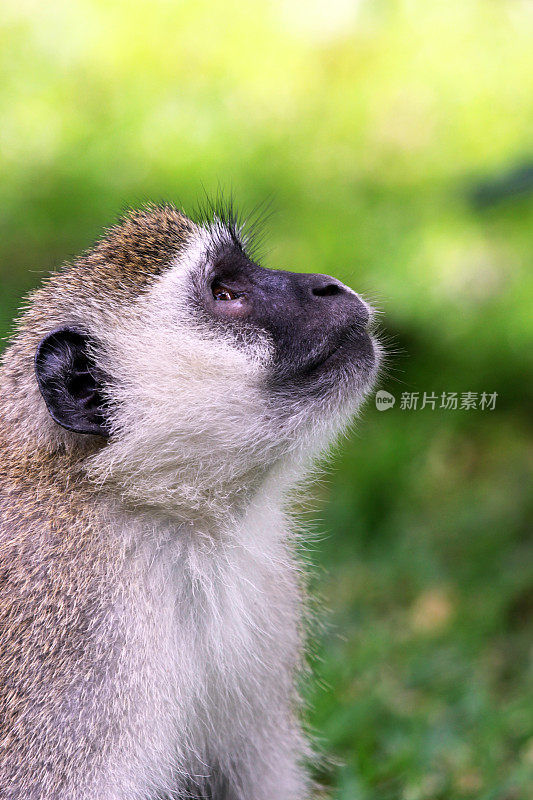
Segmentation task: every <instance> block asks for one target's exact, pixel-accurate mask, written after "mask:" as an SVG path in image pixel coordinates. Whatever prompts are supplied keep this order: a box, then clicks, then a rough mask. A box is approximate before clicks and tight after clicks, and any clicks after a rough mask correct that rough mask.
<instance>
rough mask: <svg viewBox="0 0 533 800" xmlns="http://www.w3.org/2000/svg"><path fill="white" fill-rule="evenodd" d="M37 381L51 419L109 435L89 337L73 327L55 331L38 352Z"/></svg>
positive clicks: (78, 428) (66, 425)
mask: <svg viewBox="0 0 533 800" xmlns="http://www.w3.org/2000/svg"><path fill="white" fill-rule="evenodd" d="M35 373H36V375H37V383H38V384H39V389H40V391H41V394H42V396H43V397H44V401H45V403H46V406H47V408H48V411H49V412H50V416H51V417H52V419H53V420H54V421H55V422H57V423H58V425H62V426H63V428H67V429H68V430H69V431H76V432H77V433H92V434H95V435H97V436H109V428H108V426H107V423H106V420H105V416H104V402H103V398H102V394H101V387H100V385H99V383H100V381H99V379H98V377H97V376H98V370H97V369H96V368H95V365H94V362H93V361H92V359H91V357H90V354H89V340H88V338H87V337H86V336H84V335H83V334H82V333H79V331H76V330H74V329H73V328H60V329H59V330H55V331H52V333H49V334H48V335H47V336H45V337H44V339H42V340H41V342H40V343H39V346H38V348H37V352H36V354H35Z"/></svg>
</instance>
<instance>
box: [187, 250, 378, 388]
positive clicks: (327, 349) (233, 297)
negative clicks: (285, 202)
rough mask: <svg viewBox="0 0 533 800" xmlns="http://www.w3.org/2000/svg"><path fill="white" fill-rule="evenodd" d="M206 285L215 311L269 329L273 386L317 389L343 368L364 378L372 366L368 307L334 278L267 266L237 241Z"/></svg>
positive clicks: (221, 317) (205, 297)
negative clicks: (272, 352)
mask: <svg viewBox="0 0 533 800" xmlns="http://www.w3.org/2000/svg"><path fill="white" fill-rule="evenodd" d="M202 288H203V291H202V306H203V307H204V308H205V309H206V310H207V311H208V312H209V314H210V316H211V317H214V318H215V319H216V320H218V321H220V322H221V323H222V324H224V325H226V326H227V325H229V326H230V327H231V328H232V329H233V330H237V331H238V330H239V328H246V329H249V328H250V326H252V327H254V328H259V329H261V330H263V331H266V332H267V333H268V334H269V335H270V338H271V339H272V341H273V343H274V346H275V352H276V357H275V365H274V371H273V375H272V382H273V384H274V385H279V386H282V385H285V386H286V385H287V384H293V383H295V382H297V383H298V384H306V385H307V388H308V389H311V388H312V384H313V383H314V384H316V383H323V382H324V379H325V377H326V375H329V376H330V378H331V377H335V373H337V374H338V373H339V371H341V370H343V371H344V372H346V371H352V372H354V371H356V372H359V374H360V375H361V376H362V377H364V374H368V372H369V371H370V370H371V368H372V366H373V364H374V360H375V356H374V350H373V346H372V340H371V338H370V336H369V334H368V332H367V330H366V328H367V325H368V322H369V318H370V314H369V311H368V308H367V306H366V304H365V303H363V301H362V300H361V299H360V298H359V297H358V296H357V295H356V294H355V292H353V291H352V290H351V289H349V288H348V287H346V286H344V284H342V283H341V282H340V281H337V280H335V278H331V277H329V276H327V275H310V274H299V273H296V272H286V271H284V270H271V269H265V268H264V267H260V266H258V265H257V264H254V263H253V262H252V261H251V260H250V259H249V258H248V257H247V256H246V255H245V253H244V252H243V251H242V249H241V248H240V247H239V245H238V244H235V245H233V246H229V245H228V246H227V247H226V248H224V249H222V250H221V251H220V252H219V253H218V254H217V257H216V258H215V259H214V262H213V269H212V272H211V273H210V275H209V276H208V280H207V286H205V285H204V286H203V287H202Z"/></svg>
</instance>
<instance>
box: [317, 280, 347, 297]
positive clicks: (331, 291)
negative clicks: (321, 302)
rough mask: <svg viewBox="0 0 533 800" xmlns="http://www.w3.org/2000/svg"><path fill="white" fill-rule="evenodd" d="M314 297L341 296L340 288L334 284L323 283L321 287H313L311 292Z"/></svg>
mask: <svg viewBox="0 0 533 800" xmlns="http://www.w3.org/2000/svg"><path fill="white" fill-rule="evenodd" d="M311 291H312V294H314V295H315V297H333V296H334V295H336V294H342V293H343V290H342V287H341V286H339V285H338V284H336V283H325V284H324V285H323V286H314V287H313V289H312V290H311Z"/></svg>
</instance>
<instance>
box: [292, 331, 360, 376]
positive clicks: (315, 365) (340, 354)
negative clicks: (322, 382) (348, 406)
mask: <svg viewBox="0 0 533 800" xmlns="http://www.w3.org/2000/svg"><path fill="white" fill-rule="evenodd" d="M374 360H375V352H374V347H373V339H372V336H371V334H370V333H369V332H368V330H367V329H366V328H362V327H361V325H353V326H351V327H350V328H348V329H346V330H345V331H343V332H342V333H341V334H340V335H339V336H337V337H335V340H334V341H333V342H332V343H331V344H329V346H328V347H326V348H325V349H324V350H323V351H322V352H321V353H319V354H318V355H317V356H315V357H314V358H312V359H311V360H310V361H309V362H308V363H307V364H306V365H305V367H304V369H303V370H302V373H303V374H304V375H309V376H311V375H313V374H315V373H319V372H320V373H321V372H324V371H328V370H329V369H334V368H335V367H336V366H339V365H341V364H344V363H347V362H355V363H356V364H359V365H361V366H363V365H364V366H365V367H370V366H372V364H373V363H374Z"/></svg>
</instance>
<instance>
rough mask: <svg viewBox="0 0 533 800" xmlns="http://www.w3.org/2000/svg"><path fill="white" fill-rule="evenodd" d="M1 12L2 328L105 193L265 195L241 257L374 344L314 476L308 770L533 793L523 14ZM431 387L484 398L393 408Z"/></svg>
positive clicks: (425, 786) (352, 792)
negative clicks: (314, 620)
mask: <svg viewBox="0 0 533 800" xmlns="http://www.w3.org/2000/svg"><path fill="white" fill-rule="evenodd" d="M0 20H1V27H0V37H1V38H0V62H1V67H2V70H1V74H2V79H1V82H0V109H1V116H0V121H1V124H0V165H1V180H0V209H1V211H0V281H1V295H0V332H1V334H2V335H5V333H6V331H7V330H8V326H9V322H10V320H11V319H12V316H13V314H14V313H15V309H16V307H17V306H18V304H19V302H20V299H21V297H22V295H23V293H24V292H25V291H27V290H28V289H29V288H31V287H32V286H34V285H35V284H36V283H37V282H38V280H39V277H40V276H41V275H43V274H45V273H46V272H47V271H48V270H50V269H51V268H54V267H56V266H58V265H59V264H60V263H61V262H62V261H64V260H65V259H67V258H69V257H71V256H72V255H74V254H76V253H77V252H79V251H80V250H81V249H83V248H85V247H88V246H89V245H90V244H91V241H92V240H93V239H94V238H95V236H96V235H97V234H98V232H99V231H100V229H101V228H102V226H104V225H107V224H109V223H110V222H111V221H112V220H113V219H114V218H115V217H116V215H117V214H118V213H120V212H121V211H122V210H123V209H124V208H125V207H126V206H128V205H135V204H138V203H140V202H143V201H145V200H160V199H168V200H171V201H174V202H176V203H177V204H179V205H183V206H184V208H185V209H187V210H189V209H192V208H194V207H195V206H196V204H197V201H198V199H199V198H200V199H201V198H202V196H203V192H204V189H205V190H206V191H208V192H215V193H216V191H217V190H218V188H219V187H223V188H225V189H226V191H228V190H231V191H232V192H233V194H234V196H235V198H236V200H237V202H238V204H239V205H241V206H243V207H244V208H245V209H251V208H253V207H254V206H255V205H256V204H257V203H259V202H261V201H264V200H271V201H272V204H273V209H274V212H275V213H274V215H273V216H272V217H271V218H270V220H269V222H268V225H267V234H268V235H267V241H268V245H269V248H268V252H267V253H266V256H265V263H266V264H267V265H269V266H285V267H288V268H291V269H297V270H305V271H321V272H328V273H331V274H334V275H337V276H339V277H340V278H341V279H343V280H345V281H346V282H348V283H349V284H350V285H352V286H354V287H355V288H357V289H358V290H360V291H362V292H363V293H366V294H367V296H369V297H371V298H372V299H373V300H374V301H375V302H376V303H377V304H378V305H379V307H380V308H381V310H382V311H383V326H384V329H385V330H386V332H387V335H388V337H389V349H390V350H392V351H398V350H399V351H402V352H400V353H397V354H393V355H392V356H391V358H390V359H389V368H388V371H387V374H385V376H384V378H383V380H382V387H383V388H385V389H387V390H388V391H389V392H391V393H392V394H394V395H395V397H396V404H395V406H394V407H393V408H390V409H388V410H387V411H378V410H377V409H376V406H375V402H374V399H373V398H372V399H371V400H370V401H369V403H368V406H367V409H366V413H365V414H364V416H363V418H362V420H361V421H360V422H359V423H358V425H357V431H356V432H355V433H354V434H353V436H351V437H350V438H349V439H348V440H347V441H344V442H343V443H342V444H341V445H340V447H339V448H338V451H337V453H336V457H335V459H334V461H333V462H332V464H331V466H329V467H328V469H327V472H326V474H325V476H324V478H323V479H322V480H320V481H319V483H318V484H317V486H316V487H315V488H314V503H313V505H314V507H316V509H317V510H316V511H315V512H314V513H313V514H311V522H312V525H313V526H314V527H316V529H317V530H322V531H326V532H327V535H326V536H323V537H319V538H318V539H317V540H316V542H315V543H314V545H313V548H312V556H313V560H314V561H315V562H316V565H317V570H316V578H315V581H314V582H315V583H316V589H317V591H318V592H319V593H320V594H321V596H322V597H323V599H324V601H325V604H326V605H327V606H329V607H330V609H331V614H330V616H329V617H328V618H327V620H326V630H325V632H324V635H323V637H322V640H321V643H320V645H319V647H318V652H317V655H316V658H315V660H314V669H315V678H314V681H313V683H312V686H311V689H310V698H309V699H310V706H311V711H310V716H311V723H312V725H313V727H314V728H315V729H316V731H317V732H318V735H319V738H320V741H321V742H322V744H323V746H324V749H325V751H326V752H327V753H329V754H331V756H332V758H331V763H330V764H329V765H328V766H325V767H323V768H321V769H320V770H319V774H318V777H319V778H320V779H321V780H322V782H323V784H324V785H325V786H326V787H329V788H330V789H331V791H332V794H333V796H334V797H335V798H336V799H337V800H359V799H363V798H370V799H371V800H374V799H376V800H377V799H378V798H379V799H380V800H381V799H382V798H383V800H384V799H385V798H401V800H433V799H435V800H436V799H438V798H454V799H455V798H472V797H475V798H485V799H486V800H489V798H491V799H492V798H494V799H495V800H496V799H498V800H522V798H524V800H525V798H528V797H533V692H532V681H531V677H532V674H531V673H532V666H531V662H532V658H531V644H532V637H531V633H532V630H531V616H532V613H531V612H532V610H533V590H532V585H533V574H532V563H533V553H532V549H531V538H530V536H529V534H530V527H531V519H532V508H531V506H532V502H531V472H530V470H531V461H532V458H531V455H532V453H531V439H530V437H529V435H530V433H531V408H532V404H531V401H532V381H531V375H532V352H533V346H532V345H533V331H532V328H533V325H532V301H533V286H532V279H531V267H532V263H533V255H532V253H533V226H532V223H533V166H532V165H533V4H532V3H531V2H528V1H527V0H483V1H481V0H479V2H476V0H447V2H427V0H426V2H424V0H404V2H399V1H398V0H366V2H365V0H360V1H359V2H357V0H351V2H349V1H348V0H327V2H324V0H322V1H321V2H320V1H319V0H309V1H308V2H297V1H296V0H277V1H274V2H234V0H227V2H223V3H222V2H216V0H210V2H205V0H196V1H195V2H192V1H186V2H172V1H171V0H142V1H138V2H131V1H130V2H125V0H116V2H104V1H103V0H100V1H99V0H90V1H89V0H85V2H83V1H82V0H64V1H60V0H48V2H46V3H43V2H38V1H37V0H3V2H2V4H1V6H0ZM452 391H456V392H459V394H460V393H462V392H477V393H481V392H491V393H492V392H497V393H498V397H497V402H496V408H495V410H493V411H488V410H480V409H479V408H478V409H470V410H461V409H457V410H444V409H440V408H438V405H439V403H437V408H435V409H434V410H432V409H431V408H428V407H426V408H424V409H420V408H418V409H417V410H406V409H404V410H402V409H401V407H400V406H401V395H402V393H404V392H409V393H411V392H420V393H421V395H422V393H423V392H435V393H436V394H437V395H438V396H439V401H440V394H441V393H442V392H452ZM336 762H338V763H336ZM250 800H251V799H250ZM273 800H275V798H273Z"/></svg>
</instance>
